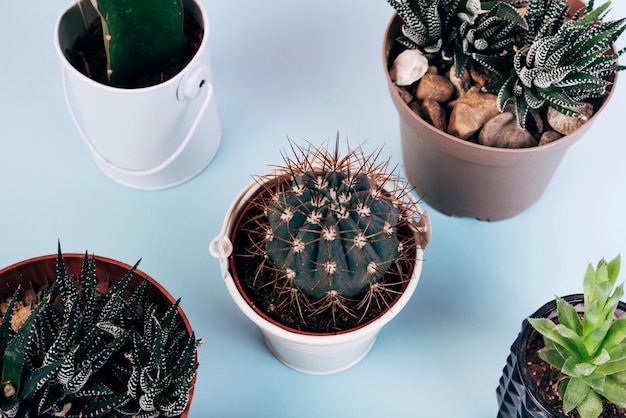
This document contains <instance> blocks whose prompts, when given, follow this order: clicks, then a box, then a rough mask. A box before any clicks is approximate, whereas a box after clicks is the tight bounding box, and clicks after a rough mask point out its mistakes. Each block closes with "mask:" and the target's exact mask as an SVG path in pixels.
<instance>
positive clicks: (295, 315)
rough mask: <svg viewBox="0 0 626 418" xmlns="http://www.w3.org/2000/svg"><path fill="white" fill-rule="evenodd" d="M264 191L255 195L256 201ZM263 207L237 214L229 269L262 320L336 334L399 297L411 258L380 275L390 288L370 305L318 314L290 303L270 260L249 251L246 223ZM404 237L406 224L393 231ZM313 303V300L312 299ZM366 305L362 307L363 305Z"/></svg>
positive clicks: (354, 303)
mask: <svg viewBox="0 0 626 418" xmlns="http://www.w3.org/2000/svg"><path fill="white" fill-rule="evenodd" d="M262 194H263V192H261V193H259V194H257V195H256V196H255V197H254V198H253V199H252V200H251V202H254V200H255V199H260V198H261V197H260V196H262ZM264 216H265V215H264V214H263V212H262V210H261V209H260V208H259V207H258V205H255V204H254V203H249V204H248V205H247V206H246V207H245V208H244V209H243V210H242V212H241V213H240V214H239V219H238V220H237V223H236V226H235V228H234V232H233V233H234V236H233V237H231V242H232V243H233V255H232V256H231V262H230V266H231V272H232V275H233V279H234V281H235V283H236V284H237V287H238V288H239V291H240V292H241V293H242V295H243V296H244V298H245V299H246V300H247V302H248V304H250V305H251V306H252V307H253V309H255V311H256V312H257V313H258V314H259V315H261V316H262V317H264V318H265V319H267V320H269V321H271V322H275V323H276V325H278V326H280V327H282V328H285V329H287V330H290V331H295V332H302V333H314V334H320V333H321V334H337V333H341V332H347V331H351V330H354V329H356V328H359V327H362V326H365V325H367V323H368V322H370V321H372V320H375V319H376V318H377V317H379V316H380V315H382V314H383V313H384V312H385V311H387V310H388V309H389V306H391V305H393V304H394V303H395V301H396V300H397V299H398V298H399V297H400V296H401V294H402V292H403V291H404V289H405V288H406V286H407V283H408V281H409V279H410V278H411V276H412V274H413V267H414V262H415V259H414V258H413V259H412V260H408V261H405V262H401V263H396V265H394V266H392V267H391V268H390V270H389V271H388V272H387V274H386V275H385V278H384V280H383V281H382V282H379V283H384V284H385V285H386V287H387V289H388V290H389V291H388V292H385V293H382V294H381V297H382V299H377V300H376V301H374V300H372V301H371V303H370V304H369V306H366V307H359V306H358V305H359V303H360V302H361V298H359V297H355V298H354V299H349V300H346V301H345V302H344V303H343V306H344V307H345V310H344V309H341V308H339V307H336V309H334V310H333V309H326V310H324V311H322V312H317V311H316V309H315V305H313V306H306V305H305V304H302V303H301V304H294V303H289V302H290V299H289V294H285V293H282V294H281V293H279V292H277V283H276V281H277V274H276V271H274V270H272V269H271V268H268V267H267V266H266V264H267V263H269V261H268V260H266V259H264V257H263V256H259V255H251V254H250V248H254V245H257V244H255V240H254V239H253V238H252V236H251V233H250V228H249V227H246V226H249V225H250V224H252V223H253V222H255V220H258V219H259V218H262V217H264ZM398 232H399V234H400V235H402V236H403V237H407V238H409V239H410V240H411V243H415V242H416V241H415V237H414V235H413V232H412V231H411V230H410V229H409V228H408V227H406V228H404V229H403V230H402V229H401V230H399V231H398ZM313 303H315V302H313ZM366 308H367V309H366Z"/></svg>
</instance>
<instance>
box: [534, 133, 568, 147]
mask: <svg viewBox="0 0 626 418" xmlns="http://www.w3.org/2000/svg"><path fill="white" fill-rule="evenodd" d="M561 138H563V135H561V134H560V133H558V132H557V131H545V132H544V133H543V134H541V138H540V139H539V145H546V144H549V143H550V142H554V141H556V140H557V139H561Z"/></svg>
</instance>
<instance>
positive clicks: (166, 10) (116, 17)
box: [79, 0, 191, 87]
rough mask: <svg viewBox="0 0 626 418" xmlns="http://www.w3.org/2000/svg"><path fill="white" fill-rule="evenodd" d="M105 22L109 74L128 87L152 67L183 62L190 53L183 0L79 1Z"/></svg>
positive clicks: (103, 27) (105, 46)
mask: <svg viewBox="0 0 626 418" xmlns="http://www.w3.org/2000/svg"><path fill="white" fill-rule="evenodd" d="M79 4H80V5H81V8H82V9H83V10H85V9H91V8H92V7H93V9H95V11H96V12H97V14H98V16H99V17H100V21H101V23H102V32H103V43H104V49H105V53H106V58H107V77H108V80H109V82H110V83H111V84H112V85H115V86H121V87H128V86H129V85H131V82H132V80H133V78H135V77H137V76H138V75H140V74H141V73H142V72H143V71H146V70H150V69H154V68H157V69H162V70H164V69H167V68H168V67H169V66H170V65H180V64H182V63H184V61H185V59H186V57H187V56H188V55H189V54H190V51H191V50H190V47H189V45H188V39H187V36H186V35H185V31H184V7H183V1H182V0H79Z"/></svg>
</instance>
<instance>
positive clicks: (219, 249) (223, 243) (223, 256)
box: [209, 233, 233, 280]
mask: <svg viewBox="0 0 626 418" xmlns="http://www.w3.org/2000/svg"><path fill="white" fill-rule="evenodd" d="M232 252H233V244H232V243H231V242H230V240H229V239H228V237H227V236H226V235H225V234H223V233H222V234H220V235H219V236H217V237H216V238H215V239H214V240H213V241H211V244H210V245H209V253H211V255H212V256H213V257H215V258H217V260H218V262H219V263H220V271H221V272H222V275H223V279H224V280H227V279H229V278H230V273H229V272H228V257H229V256H230V255H231V254H232Z"/></svg>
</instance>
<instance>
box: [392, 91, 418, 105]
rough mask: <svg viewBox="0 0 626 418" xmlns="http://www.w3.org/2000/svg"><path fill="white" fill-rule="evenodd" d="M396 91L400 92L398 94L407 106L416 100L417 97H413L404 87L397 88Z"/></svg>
mask: <svg viewBox="0 0 626 418" xmlns="http://www.w3.org/2000/svg"><path fill="white" fill-rule="evenodd" d="M396 90H397V91H398V94H399V95H400V98H401V99H402V101H404V103H406V104H409V103H411V102H412V101H413V99H415V97H413V95H412V94H411V92H410V91H407V90H406V89H405V88H403V87H396Z"/></svg>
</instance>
